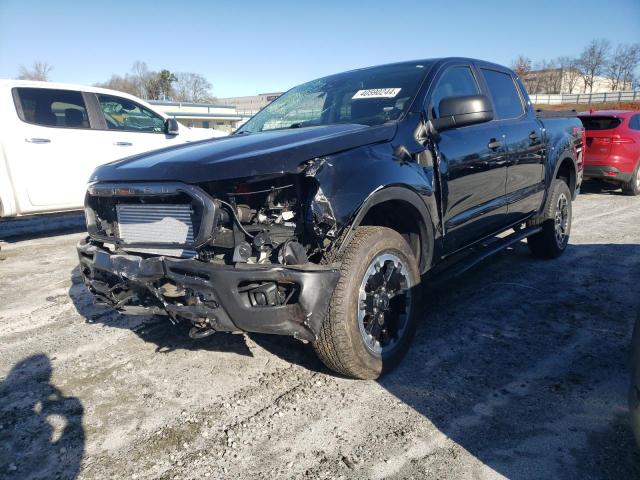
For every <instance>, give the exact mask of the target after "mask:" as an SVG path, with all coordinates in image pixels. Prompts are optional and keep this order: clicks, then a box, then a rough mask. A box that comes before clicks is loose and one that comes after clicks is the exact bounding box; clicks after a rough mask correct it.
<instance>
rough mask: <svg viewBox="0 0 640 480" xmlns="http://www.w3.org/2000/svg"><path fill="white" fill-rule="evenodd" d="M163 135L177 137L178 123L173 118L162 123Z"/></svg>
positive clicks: (178, 131)
mask: <svg viewBox="0 0 640 480" xmlns="http://www.w3.org/2000/svg"><path fill="white" fill-rule="evenodd" d="M164 133H166V134H167V135H178V133H180V127H179V126H178V121H177V120H176V119H175V118H167V119H166V120H165V122H164Z"/></svg>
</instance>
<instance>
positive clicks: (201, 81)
mask: <svg viewBox="0 0 640 480" xmlns="http://www.w3.org/2000/svg"><path fill="white" fill-rule="evenodd" d="M175 78H176V81H175V85H174V91H175V97H174V98H175V100H177V101H179V102H210V101H211V100H212V96H211V83H209V81H208V80H207V79H206V78H204V77H203V76H202V75H200V74H198V73H192V72H179V73H176V74H175Z"/></svg>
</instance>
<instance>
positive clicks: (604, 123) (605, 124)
mask: <svg viewBox="0 0 640 480" xmlns="http://www.w3.org/2000/svg"><path fill="white" fill-rule="evenodd" d="M580 120H582V125H584V128H585V130H611V129H613V128H616V127H617V126H619V125H620V124H621V123H622V120H621V119H620V118H616V117H580Z"/></svg>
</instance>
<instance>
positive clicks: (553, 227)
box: [527, 179, 572, 258]
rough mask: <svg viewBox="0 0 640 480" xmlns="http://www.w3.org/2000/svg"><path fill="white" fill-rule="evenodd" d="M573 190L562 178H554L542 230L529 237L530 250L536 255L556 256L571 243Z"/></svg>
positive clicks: (543, 217) (542, 256)
mask: <svg viewBox="0 0 640 480" xmlns="http://www.w3.org/2000/svg"><path fill="white" fill-rule="evenodd" d="M571 215H572V209H571V191H570V190H569V186H568V185H567V184H566V183H565V182H564V181H563V180H560V179H554V180H553V182H552V183H551V188H550V189H549V200H548V202H547V205H546V207H545V209H544V212H543V214H542V219H541V220H542V231H541V232H539V233H536V234H535V235H531V236H530V237H529V238H527V244H528V245H529V250H531V253H533V254H534V255H535V256H536V257H540V258H556V257H559V256H560V255H562V253H563V252H564V251H565V250H566V248H567V245H568V244H569V234H570V233H571Z"/></svg>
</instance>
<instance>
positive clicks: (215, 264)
mask: <svg viewBox="0 0 640 480" xmlns="http://www.w3.org/2000/svg"><path fill="white" fill-rule="evenodd" d="M317 168H320V163H318V162H315V163H314V162H311V163H308V164H304V165H303V166H302V167H301V168H300V169H299V171H297V172H294V173H289V174H286V173H285V174H282V175H276V176H269V177H258V178H251V179H239V180H233V181H224V182H208V183H203V184H199V185H189V184H184V183H143V182H139V183H94V184H92V185H91V186H90V187H89V190H88V193H87V197H86V209H85V213H86V217H87V229H88V232H89V237H88V238H87V239H86V240H85V241H83V242H81V243H80V244H79V245H78V255H79V259H80V267H81V272H82V275H83V277H84V281H85V283H86V285H87V287H88V289H89V290H90V291H91V292H92V293H93V294H94V296H95V297H96V299H97V300H98V301H99V302H101V303H103V304H106V305H109V306H111V307H113V308H115V309H117V310H120V311H123V312H126V313H130V314H166V315H168V316H169V317H170V318H171V319H172V320H173V321H174V322H180V321H188V322H191V324H192V330H191V335H192V336H194V337H202V336H206V335H209V334H211V333H213V332H215V331H248V332H260V333H274V334H281V335H292V336H294V337H296V338H300V339H303V340H309V341H313V340H315V339H316V337H317V335H318V333H319V331H320V328H321V326H322V322H323V319H324V316H325V313H326V311H327V309H328V306H329V302H330V299H331V296H332V294H333V290H334V289H335V286H336V284H337V282H338V278H339V272H338V270H337V269H336V268H334V267H333V266H331V265H328V263H329V262H328V260H327V258H328V255H327V252H328V251H330V250H331V247H332V246H333V243H334V242H335V239H336V238H337V236H338V233H339V225H338V223H337V221H336V218H335V215H334V213H333V209H332V205H331V202H330V201H329V200H328V199H327V198H326V197H325V196H324V194H323V192H322V189H321V188H320V186H319V184H318V183H317V180H316V179H315V178H314V175H313V174H314V172H315V170H314V169H317Z"/></svg>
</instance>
